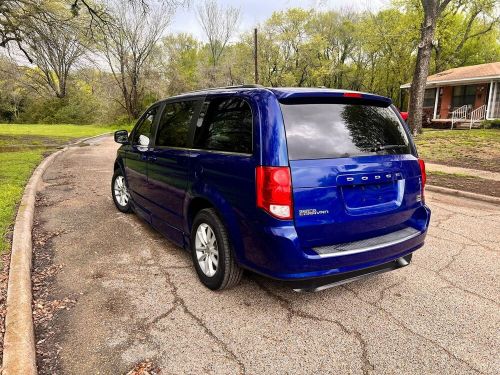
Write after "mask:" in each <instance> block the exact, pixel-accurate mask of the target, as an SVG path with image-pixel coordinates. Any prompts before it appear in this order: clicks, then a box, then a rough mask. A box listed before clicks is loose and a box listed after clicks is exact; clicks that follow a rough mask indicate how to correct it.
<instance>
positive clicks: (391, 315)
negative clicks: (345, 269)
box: [341, 285, 484, 374]
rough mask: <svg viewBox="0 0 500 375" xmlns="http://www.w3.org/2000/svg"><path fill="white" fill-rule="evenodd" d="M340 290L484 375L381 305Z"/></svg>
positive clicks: (348, 289) (351, 290) (349, 289)
mask: <svg viewBox="0 0 500 375" xmlns="http://www.w3.org/2000/svg"><path fill="white" fill-rule="evenodd" d="M341 288H344V289H345V290H347V291H349V292H351V293H352V294H354V296H355V297H356V298H357V299H358V300H360V301H361V302H364V303H366V304H368V305H370V306H372V307H374V308H375V309H377V310H379V311H380V312H381V313H382V314H384V315H385V316H386V317H387V318H388V319H389V320H391V321H393V322H394V323H395V324H396V325H397V326H398V327H400V328H401V329H403V330H405V331H407V332H410V333H411V334H412V335H415V336H417V337H419V338H421V339H422V340H424V341H427V342H430V343H431V344H433V345H434V346H436V347H438V348H439V349H441V350H442V351H443V352H445V353H446V354H447V355H448V356H449V357H451V358H453V359H455V360H457V361H458V362H460V363H462V364H464V365H465V366H467V367H468V368H469V369H470V370H472V371H475V372H476V373H478V374H484V373H483V372H482V371H480V370H478V369H477V368H475V367H474V366H473V365H471V364H470V363H469V362H467V361H466V360H464V359H462V358H460V357H458V356H457V355H455V354H454V353H452V352H451V351H449V350H448V349H446V348H445V347H444V346H442V345H441V344H440V343H438V342H437V341H436V340H432V339H430V338H428V337H426V336H424V335H423V334H421V333H418V332H417V331H414V330H412V329H411V328H409V327H407V326H406V325H405V324H404V323H403V322H402V321H401V320H399V319H398V318H397V317H395V316H394V315H393V314H392V313H390V312H389V311H388V310H386V309H384V308H383V307H382V306H381V305H376V304H375V303H373V302H370V301H367V300H365V299H364V298H361V296H360V295H359V294H358V293H357V292H356V291H355V290H353V289H351V288H349V287H348V286H347V285H342V286H341Z"/></svg>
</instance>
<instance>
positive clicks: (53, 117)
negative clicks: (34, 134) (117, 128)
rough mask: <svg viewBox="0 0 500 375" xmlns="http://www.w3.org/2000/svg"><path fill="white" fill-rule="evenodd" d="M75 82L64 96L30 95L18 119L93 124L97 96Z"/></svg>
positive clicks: (95, 119) (95, 118) (51, 122)
mask: <svg viewBox="0 0 500 375" xmlns="http://www.w3.org/2000/svg"><path fill="white" fill-rule="evenodd" d="M80 85H82V86H84V83H78V82H77V83H76V85H75V86H73V87H72V88H71V91H70V93H69V95H68V96H67V97H66V98H62V99H61V98H56V97H41V98H40V97H31V98H29V99H28V100H27V103H26V104H25V107H24V113H23V114H22V115H21V116H20V118H19V120H20V121H22V122H27V123H47V124H57V123H69V124H93V123H95V122H98V121H99V119H98V117H97V114H98V113H97V112H96V108H98V107H99V105H100V103H99V101H98V98H96V97H95V96H94V95H92V94H91V93H89V92H88V91H86V90H85V89H84V88H83V87H81V86H80Z"/></svg>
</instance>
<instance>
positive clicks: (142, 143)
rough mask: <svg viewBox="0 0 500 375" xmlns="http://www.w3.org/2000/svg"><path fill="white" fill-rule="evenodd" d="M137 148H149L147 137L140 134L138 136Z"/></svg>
mask: <svg viewBox="0 0 500 375" xmlns="http://www.w3.org/2000/svg"><path fill="white" fill-rule="evenodd" d="M139 146H142V147H148V146H149V137H148V136H146V135H144V134H141V135H140V136H139Z"/></svg>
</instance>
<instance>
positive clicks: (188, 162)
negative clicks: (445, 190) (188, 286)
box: [111, 86, 430, 290]
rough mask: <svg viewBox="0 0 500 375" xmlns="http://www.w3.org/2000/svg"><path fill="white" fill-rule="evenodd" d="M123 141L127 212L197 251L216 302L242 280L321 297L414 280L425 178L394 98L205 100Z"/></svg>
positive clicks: (120, 196) (248, 94)
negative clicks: (357, 286)
mask: <svg viewBox="0 0 500 375" xmlns="http://www.w3.org/2000/svg"><path fill="white" fill-rule="evenodd" d="M115 140H116V142H118V143H121V144H122V146H121V147H120V148H119V150H118V154H117V158H116V162H115V165H114V175H113V179H112V183H111V190H112V195H113V200H114V202H115V205H116V207H117V208H118V210H120V211H122V212H131V211H134V212H136V213H137V214H138V215H139V216H141V217H142V218H143V219H144V220H146V221H147V222H148V223H150V224H151V225H152V226H153V227H154V228H156V229H157V230H158V231H159V232H161V233H163V234H164V235H165V236H166V237H168V238H169V239H170V240H171V241H173V242H174V243H176V244H177V245H179V246H182V247H184V248H186V249H188V250H189V251H190V252H191V255H192V258H193V263H194V267H195V269H196V272H197V274H198V276H199V279H200V280H201V282H202V283H203V284H204V285H205V286H207V287H208V288H210V289H224V288H228V287H230V286H233V285H235V284H237V283H238V281H239V280H240V278H241V276H242V272H243V270H244V269H247V270H250V271H252V272H255V273H258V274H262V275H265V276H268V277H271V278H274V279H278V280H282V281H285V282H288V284H289V285H290V286H291V287H292V288H294V289H296V290H318V289H323V288H326V287H329V286H332V285H337V284H341V283H344V282H347V281H351V280H354V279H357V278H360V277H362V276H366V275H369V274H375V273H380V272H384V271H389V270H393V269H397V268H400V267H404V266H406V265H408V264H409V263H410V261H411V257H412V253H413V252H414V251H415V250H417V249H418V248H420V247H421V246H422V245H423V244H424V239H425V235H426V232H427V227H428V225H429V219H430V211H429V208H428V207H427V206H426V205H425V202H424V186H425V179H426V175H425V166H424V162H423V161H422V160H421V159H419V158H418V155H417V151H416V149H415V145H414V143H413V141H412V139H411V137H410V134H409V131H408V129H407V127H406V125H405V123H404V121H403V120H402V118H401V117H400V114H399V112H398V111H397V110H396V108H395V107H394V106H393V105H392V104H391V100H390V99H388V98H385V97H382V96H377V95H372V94H367V93H360V92H352V91H339V90H329V89H309V88H307V89H305V88H301V89H299V88H264V87H260V86H239V87H226V88H218V89H211V90H204V91H197V92H191V93H187V94H183V95H179V96H176V97H172V98H169V99H166V100H162V101H160V102H158V103H155V104H154V105H152V106H151V107H150V108H149V109H148V110H147V111H146V112H145V113H144V115H143V116H142V117H141V118H140V119H139V121H138V123H137V124H136V126H135V127H134V129H133V130H132V132H131V133H130V135H129V134H128V133H127V131H124V130H121V131H118V132H116V133H115Z"/></svg>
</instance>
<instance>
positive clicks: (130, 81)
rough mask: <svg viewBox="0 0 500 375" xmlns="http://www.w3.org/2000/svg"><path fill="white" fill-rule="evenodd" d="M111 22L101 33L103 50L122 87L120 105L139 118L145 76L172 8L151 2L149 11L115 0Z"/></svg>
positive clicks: (117, 81)
mask: <svg viewBox="0 0 500 375" xmlns="http://www.w3.org/2000/svg"><path fill="white" fill-rule="evenodd" d="M110 14H114V15H115V16H114V18H113V20H112V22H110V23H109V24H107V25H106V27H105V29H104V30H103V33H102V40H101V50H102V53H103V55H104V58H105V60H106V61H107V63H108V65H109V67H110V69H111V72H112V74H113V77H114V78H115V81H116V83H117V84H118V86H119V87H120V91H121V94H122V95H121V96H122V98H121V100H118V102H119V103H120V105H121V106H122V107H123V108H124V109H125V110H126V112H127V115H128V116H129V119H135V118H137V117H139V114H140V111H141V108H140V101H141V97H142V95H143V94H144V92H143V82H142V80H143V78H144V74H145V70H146V69H147V64H148V62H149V60H150V57H151V54H152V52H153V50H154V48H155V46H156V43H157V42H158V40H159V39H160V38H161V36H162V35H163V32H164V31H165V29H166V27H167V25H168V23H169V22H170V17H171V9H170V8H168V7H166V6H162V5H155V6H153V5H150V6H149V8H148V9H147V11H144V10H142V9H137V7H134V6H133V5H129V4H123V3H121V2H119V1H116V2H115V3H113V5H112V10H111V11H110Z"/></svg>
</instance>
